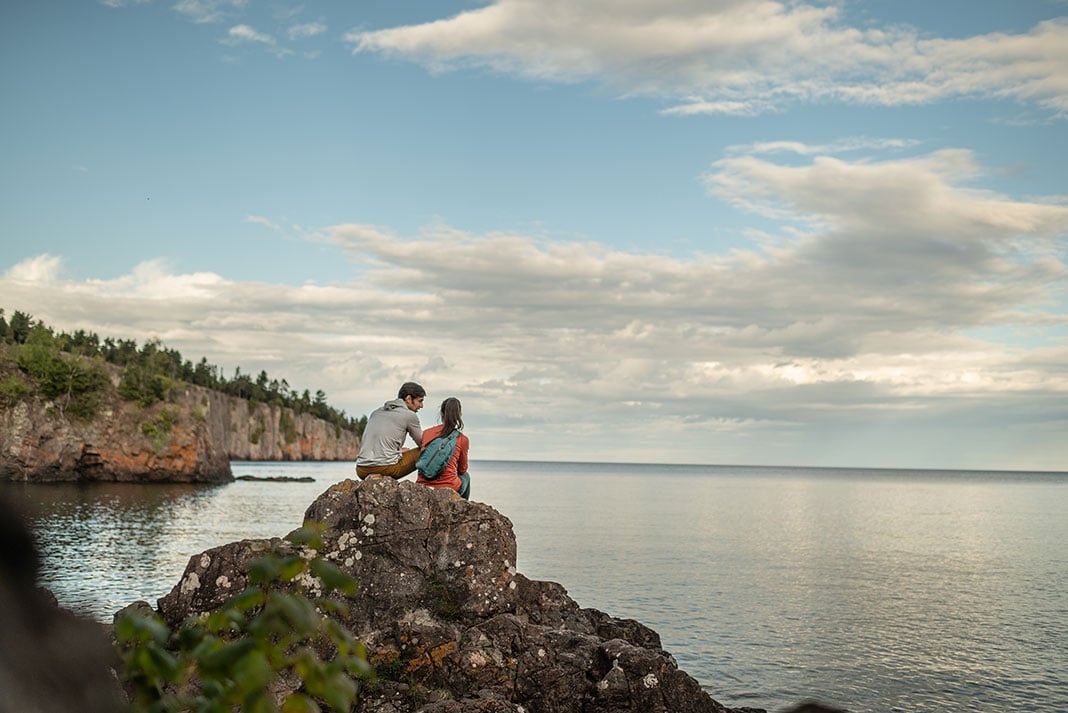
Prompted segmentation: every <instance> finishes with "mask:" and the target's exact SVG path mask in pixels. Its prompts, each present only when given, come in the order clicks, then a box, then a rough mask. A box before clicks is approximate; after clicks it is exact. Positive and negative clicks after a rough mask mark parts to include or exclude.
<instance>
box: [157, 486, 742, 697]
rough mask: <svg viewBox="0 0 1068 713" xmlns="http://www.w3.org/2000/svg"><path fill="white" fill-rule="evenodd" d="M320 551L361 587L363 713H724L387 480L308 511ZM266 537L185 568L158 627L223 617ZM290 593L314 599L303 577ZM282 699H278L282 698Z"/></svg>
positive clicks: (687, 679) (438, 496)
mask: <svg viewBox="0 0 1068 713" xmlns="http://www.w3.org/2000/svg"><path fill="white" fill-rule="evenodd" d="M305 519H306V520H314V521H318V522H320V523H323V524H324V525H325V526H326V527H327V530H326V532H325V534H324V546H323V548H322V549H321V550H320V551H319V555H320V556H325V557H326V558H328V559H329V560H331V561H332V562H334V563H335V564H337V565H338V566H339V567H341V568H342V569H344V570H345V571H346V572H348V573H350V574H352V575H353V576H354V577H355V578H356V579H357V581H358V582H359V584H360V588H359V591H358V592H357V593H356V594H355V595H354V596H352V597H351V600H350V601H349V611H348V613H347V615H346V618H345V620H344V623H345V625H346V626H347V627H348V628H350V629H351V631H352V632H353V633H354V634H355V635H356V636H357V637H358V638H360V640H361V641H363V642H364V644H365V645H366V647H367V651H368V658H369V660H370V662H371V663H372V664H374V665H376V667H378V668H379V670H388V671H391V672H393V674H394V675H392V676H390V677H388V680H381V681H379V682H378V684H377V685H376V686H375V687H374V688H373V693H371V694H369V695H366V696H364V697H363V698H362V699H361V700H360V702H359V704H358V706H357V708H356V709H355V710H358V711H360V712H361V713H416V712H417V711H418V712H420V713H476V712H478V713H505V712H508V713H573V712H578V711H582V712H584V713H624V712H628V713H655V712H658V711H671V712H672V713H722V712H724V711H730V710H735V711H738V712H740V711H752V710H755V709H728V708H725V707H724V706H722V705H720V704H719V703H717V702H716V701H714V700H713V699H712V698H710V697H709V696H708V694H707V693H705V691H704V690H702V688H701V686H700V685H699V684H698V683H697V681H695V680H694V679H693V678H692V677H691V676H689V675H688V674H686V673H685V672H683V671H681V670H679V668H678V666H677V665H676V662H675V660H674V658H673V657H672V656H671V654H670V653H668V652H667V651H665V650H664V649H663V648H662V646H661V642H660V637H659V636H658V635H657V633H656V632H655V631H653V630H652V629H650V628H648V627H646V626H644V625H642V624H641V623H639V622H637V621H634V620H630V619H618V618H615V617H612V616H610V615H608V614H605V613H603V612H600V611H597V610H595V609H588V608H582V607H580V606H579V605H578V604H577V603H576V602H575V601H574V600H572V599H571V598H570V597H569V596H568V594H567V592H566V591H565V589H564V588H563V587H562V586H560V585H559V584H556V583H553V582H544V581H533V580H530V579H528V578H526V577H524V576H523V575H522V574H519V573H518V572H517V571H516V565H515V563H516V541H515V536H514V534H513V532H512V524H511V522H510V521H509V520H508V518H506V517H504V516H503V515H501V514H500V513H498V512H497V511H496V510H494V509H493V508H492V507H490V506H488V505H485V504H483V503H477V502H468V501H465V500H462V499H460V498H459V497H458V496H457V495H456V494H455V493H453V492H452V491H450V490H445V489H435V488H428V487H425V486H422V485H418V484H415V483H411V482H405V481H395V480H393V479H390V478H371V479H368V480H366V481H363V482H357V481H344V482H341V483H338V484H337V485H335V486H333V487H331V488H330V489H328V490H327V491H326V492H324V493H323V494H322V495H321V496H319V498H318V499H316V500H315V502H314V503H312V504H311V506H310V507H309V508H308V509H307V512H306V514H305ZM271 549H275V550H278V549H281V550H282V552H283V553H285V552H286V551H287V550H288V551H289V552H290V553H300V552H301V548H299V547H296V546H294V545H291V544H290V543H289V542H287V541H285V540H283V539H280V538H276V539H273V540H243V541H241V542H236V543H232V544H228V545H224V546H221V547H216V548H214V549H211V550H208V551H206V552H204V553H202V554H198V555H195V556H194V557H192V558H191V559H190V561H189V565H188V566H187V568H186V570H185V573H184V574H183V576H182V579H181V581H180V582H178V584H177V585H175V587H174V589H173V590H172V591H171V592H170V593H169V594H167V595H166V596H165V597H163V598H162V599H160V600H159V602H158V612H159V614H160V615H161V616H162V617H163V619H164V620H165V621H167V622H168V623H169V624H171V625H172V626H173V625H176V624H178V623H179V622H180V621H182V620H183V619H185V618H186V617H188V616H190V615H193V614H197V613H201V612H209V611H212V610H214V609H217V608H218V607H220V606H221V605H223V604H224V603H225V602H226V601H227V599H229V598H230V597H231V596H232V595H233V594H235V593H237V592H239V591H241V590H242V589H244V587H245V586H246V585H247V583H248V571H249V563H250V562H251V561H252V560H254V559H255V558H257V557H259V556H261V555H262V554H264V553H265V552H266V551H268V550H271ZM295 586H297V587H298V588H299V589H301V590H303V593H304V594H306V595H308V596H316V595H318V594H319V593H320V591H319V587H320V586H321V585H320V584H319V583H318V581H317V580H316V579H315V578H313V577H308V578H306V579H304V580H301V581H299V582H298V583H297V584H296V585H295ZM289 692H290V691H277V692H275V693H276V695H278V696H279V697H283V696H285V695H287V694H288V693H289Z"/></svg>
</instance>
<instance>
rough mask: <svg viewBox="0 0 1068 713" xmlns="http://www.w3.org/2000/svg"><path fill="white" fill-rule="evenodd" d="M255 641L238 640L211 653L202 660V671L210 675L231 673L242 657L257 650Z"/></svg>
mask: <svg viewBox="0 0 1068 713" xmlns="http://www.w3.org/2000/svg"><path fill="white" fill-rule="evenodd" d="M256 646H257V642H256V640H255V639H238V640H237V641H234V642H232V643H229V644H225V645H223V646H221V647H219V648H217V649H215V650H214V651H209V652H208V653H206V654H205V655H204V656H202V657H201V658H200V668H201V670H203V671H205V672H209V673H226V672H229V671H230V670H231V669H232V668H233V666H234V664H235V663H236V662H237V661H238V659H240V658H241V657H242V656H245V655H246V654H247V653H248V652H249V651H252V650H253V649H254V648H256Z"/></svg>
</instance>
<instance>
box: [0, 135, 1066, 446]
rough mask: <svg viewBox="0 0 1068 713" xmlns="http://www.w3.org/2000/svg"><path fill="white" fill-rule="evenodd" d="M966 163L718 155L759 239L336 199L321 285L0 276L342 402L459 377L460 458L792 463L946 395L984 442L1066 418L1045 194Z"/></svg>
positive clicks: (4, 287)
mask: <svg viewBox="0 0 1068 713" xmlns="http://www.w3.org/2000/svg"><path fill="white" fill-rule="evenodd" d="M873 143H876V144H879V142H873ZM756 148H758V149H761V150H766V149H767V148H768V147H766V146H763V147H756ZM798 148H799V147H792V148H791V151H792V152H793V153H795V154H797V155H801V156H808V153H807V150H796V149H798ZM802 148H803V147H802ZM770 153H771V154H774V151H771V152H770ZM763 155H767V153H765V154H763ZM984 176H985V170H984V168H983V167H982V166H981V165H979V164H978V163H977V162H976V160H975V158H974V156H972V155H971V154H970V153H968V152H966V151H938V152H933V153H930V154H926V155H920V156H914V157H908V158H897V159H894V160H884V161H871V160H865V159H863V158H861V159H858V160H854V161H844V160H841V159H839V158H832V157H828V156H819V155H817V156H813V157H810V158H809V159H807V160H806V162H805V163H803V164H801V165H796V164H795V165H779V164H776V163H772V162H770V161H768V160H766V159H765V158H761V157H759V156H757V155H738V154H732V155H730V156H728V157H727V158H724V159H723V160H721V161H719V162H717V163H716V164H714V165H713V166H712V168H711V170H710V172H709V174H708V176H707V177H706V180H707V184H708V186H709V189H710V190H711V191H713V193H714V195H715V196H717V197H722V198H723V199H725V200H729V201H731V202H733V203H735V204H737V205H741V206H744V207H746V208H747V209H753V210H760V211H763V212H765V213H769V212H770V213H771V214H773V215H780V216H783V217H784V219H785V220H787V221H789V222H788V223H787V224H785V225H784V226H783V232H784V234H783V235H782V236H780V238H781V239H780V240H778V241H775V242H774V243H773V244H770V245H768V246H763V247H761V246H757V247H754V248H752V249H749V250H737V251H734V252H732V253H729V254H723V255H703V256H694V257H691V258H687V259H680V258H675V257H669V256H664V255H654V254H638V253H633V252H624V251H621V250H618V249H613V248H611V247H608V246H605V245H601V244H597V243H562V242H553V241H547V240H543V239H537V238H533V237H530V236H527V235H523V234H518V233H507V232H499V233H486V234H475V233H469V232H465V231H462V230H459V229H456V228H454V227H451V226H448V225H443V224H439V225H433V226H429V227H427V228H426V229H424V230H423V231H421V232H420V233H419V234H418V235H414V236H404V235H398V234H397V233H395V232H394V231H392V230H390V229H389V228H386V227H379V226H370V225H364V224H350V225H335V226H330V227H327V228H324V229H322V230H320V231H318V232H317V233H316V234H315V235H314V236H313V237H314V239H316V240H318V241H321V242H323V243H327V244H332V245H335V246H337V247H338V248H339V249H340V250H343V251H344V252H345V253H346V254H348V255H349V257H350V258H351V259H352V261H353V263H354V265H355V267H356V269H357V270H358V271H359V274H358V275H356V276H354V278H353V279H351V280H349V281H346V283H345V284H338V285H316V284H305V285H300V286H291V285H277V284H265V283H257V282H235V281H232V280H228V279H226V278H224V277H222V276H220V275H217V274H212V273H192V274H182V273H175V272H174V271H173V270H171V269H170V268H169V267H168V266H167V264H166V263H165V262H162V261H149V262H146V263H142V264H140V265H137V266H135V267H134V268H133V269H132V270H131V272H130V274H128V275H123V276H120V277H117V278H114V279H110V280H76V279H70V278H65V277H63V275H62V274H61V270H60V267H61V262H60V260H59V258H56V257H53V256H48V255H43V256H40V257H37V258H33V259H30V260H26V261H23V262H21V263H19V264H18V265H15V266H14V267H12V268H11V269H9V270H8V271H7V273H5V274H4V276H3V277H2V278H0V293H2V294H3V295H4V301H5V305H3V306H5V307H7V308H9V309H22V310H23V311H29V312H31V313H32V314H34V315H35V316H36V317H38V318H44V319H46V321H49V322H50V323H52V324H53V325H54V326H57V327H59V328H69V329H73V328H79V327H80V328H88V329H93V330H95V331H98V332H99V333H101V334H102V335H110V336H116V337H125V338H130V337H132V338H136V339H138V340H144V339H147V338H150V337H153V336H157V337H160V338H161V339H163V340H164V342H166V343H167V344H168V345H170V346H173V347H175V348H177V349H179V350H180V351H181V352H182V353H183V354H184V355H186V356H188V357H193V358H196V357H199V356H201V355H204V356H207V357H208V359H209V361H211V362H212V363H216V364H219V365H220V366H222V367H223V368H224V369H226V370H227V371H232V369H233V368H234V366H237V365H240V366H241V367H242V369H243V370H245V371H258V370H260V369H267V370H268V371H269V372H270V373H271V374H272V375H274V376H276V377H278V378H282V377H284V378H286V379H288V380H289V382H290V383H291V384H293V385H294V387H295V388H310V389H311V390H313V391H314V390H315V389H317V388H323V389H324V390H325V391H326V392H327V394H328V396H329V397H330V400H331V403H333V404H336V405H338V406H340V407H341V408H345V409H346V410H348V411H349V412H350V413H356V414H359V413H365V412H367V411H369V410H370V409H372V408H374V407H375V406H376V405H378V403H380V402H381V401H382V400H384V399H385V398H386V397H388V396H389V393H390V392H391V391H394V390H395V388H396V385H397V384H398V383H400V382H402V381H404V380H407V379H415V380H421V381H424V382H425V385H426V386H427V387H428V388H429V389H430V391H431V396H432V400H434V399H439V398H441V397H443V396H445V395H450V394H457V395H459V396H461V398H462V400H463V401H464V404H465V417H467V416H468V414H470V426H471V427H472V432H473V434H475V435H477V436H478V437H479V438H480V439H481V443H482V444H483V445H482V450H480V451H479V457H482V458H487V457H513V458H518V457H545V456H544V453H543V452H542V451H541V450H539V449H540V448H541V447H542V446H541V445H540V444H544V442H546V441H547V440H548V441H551V442H552V443H553V454H554V455H553V457H577V458H584V459H595V458H597V457H603V454H605V453H607V452H610V451H609V449H608V448H607V447H606V446H605V445H604V444H605V442H606V439H608V440H612V439H616V438H619V439H622V440H624V441H625V442H626V444H627V445H626V450H625V451H624V452H626V453H628V454H629V456H628V457H630V458H632V459H636V460H670V461H680V460H690V461H705V462H709V461H717V460H718V461H721V462H722V461H723V460H724V459H728V460H730V461H733V462H769V461H776V462H793V463H795V464H796V463H798V462H805V461H804V458H805V456H804V455H803V453H801V452H800V451H797V452H793V451H791V452H789V453H787V451H786V450H782V451H780V450H776V449H787V448H788V444H801V445H798V446H797V447H798V448H802V447H803V446H804V444H806V443H807V444H811V443H812V442H814V441H820V442H823V440H826V441H827V442H834V439H835V435H834V434H836V433H837V434H844V433H855V432H856V429H858V428H862V427H863V428H871V429H881V428H886V429H889V431H892V432H894V433H900V432H901V429H905V430H908V429H912V430H916V429H927V430H928V432H932V431H930V429H947V428H948V429H950V430H952V428H953V426H952V425H950V426H947V425H946V424H953V423H955V422H956V421H958V420H960V419H965V418H966V419H968V420H969V424H970V425H969V426H968V428H967V429H966V430H967V431H968V433H970V434H974V433H985V434H988V435H989V439H990V442H999V443H1000V442H1003V439H1004V438H1006V436H1005V435H1004V434H1006V433H1011V432H1012V429H1013V428H1015V425H1016V424H1021V423H1028V424H1030V425H1035V424H1037V425H1040V426H1041V427H1042V428H1047V429H1049V430H1051V431H1056V427H1057V426H1058V424H1061V425H1063V423H1064V421H1065V419H1068V413H1066V409H1065V407H1064V404H1065V403H1068V340H1066V339H1065V337H1064V336H1063V335H1064V334H1065V330H1068V316H1066V315H1065V314H1064V311H1063V304H1064V300H1065V298H1066V292H1068V285H1066V281H1068V273H1066V268H1065V264H1064V239H1065V235H1066V234H1068V207H1065V206H1061V205H1055V204H1049V203H1041V202H1030V201H1020V200H1015V199H1013V198H1011V197H1008V196H1004V195H1000V194H996V193H993V192H990V191H983V190H979V189H976V188H974V187H971V186H973V185H974V184H976V183H979V182H981V181H982V179H983V177H984ZM247 220H248V221H249V222H253V223H259V224H263V223H264V222H265V221H266V219H263V218H260V217H258V216H249V217H248V218H247ZM266 222H267V223H269V222H270V221H266ZM787 228H795V230H794V231H793V232H791V231H788V230H787ZM87 315H96V316H95V317H87ZM977 330H982V333H983V334H984V336H983V337H982V338H980V337H978V336H976V334H977V333H978V332H977ZM1036 335H1040V336H1041V337H1042V338H1041V339H1039V340H1037V342H1036ZM1038 342H1040V343H1041V344H1040V346H1035V344H1036V343H1038ZM635 404H640V406H636V405H635ZM652 414H655V417H651V415H652ZM894 429H898V430H897V431H894ZM946 432H947V433H948V431H946ZM608 434H612V435H611V438H610V439H609V438H608ZM958 436H959V434H958ZM968 437H972V436H968ZM959 438H966V437H965V436H959ZM947 439H949V436H948V435H947ZM998 439H1002V440H998ZM888 442H889V441H888ZM960 442H962V443H963V441H960ZM666 443H671V444H673V445H672V446H671V447H670V448H666V447H665V448H661V446H659V445H657V444H666ZM947 443H948V441H947ZM1051 443H1052V442H1051ZM789 447H791V448H792V447H793V446H789ZM750 449H752V450H750ZM612 452H616V451H612ZM808 452H811V451H808ZM847 452H849V453H851V454H854V455H852V456H851V457H855V450H847ZM1045 452H1046V453H1047V454H1048V457H1049V458H1056V457H1062V456H1064V455H1066V454H1065V446H1063V445H1060V446H1056V445H1050V446H1048V447H1047V449H1046V451H1045ZM902 457H903V456H902V455H901V449H900V448H899V447H898V446H897V445H896V444H895V445H893V446H892V447H890V448H889V450H886V451H885V452H880V453H874V452H873V454H872V458H873V460H872V461H870V463H874V464H878V463H881V464H884V465H886V464H912V465H920V464H924V463H916V462H911V461H905V460H901V458H902ZM946 457H949V456H946ZM960 457H961V458H963V457H964V456H960ZM1003 457H1004V459H1005V460H1004V461H1002V462H1001V465H1002V467H1013V465H1014V464H1015V465H1016V466H1021V467H1023V466H1027V465H1030V466H1032V467H1036V466H1035V462H1032V461H1027V462H1026V463H1025V462H1024V461H1021V460H1015V461H1014V460H1012V459H1013V458H1018V457H1023V456H1020V454H1014V453H1009V452H1006V454H1005V455H1004V456H1003ZM1044 457H1045V456H1044ZM895 458H898V460H895ZM809 462H811V461H809ZM824 462H829V461H824ZM835 462H838V463H839V464H846V463H842V462H841V461H835ZM1043 462H1046V461H1043ZM1050 462H1052V461H1050ZM853 463H854V464H856V463H857V461H855V460H854V461H853ZM965 463H969V464H971V463H972V461H963V460H957V461H953V462H942V463H941V465H946V466H954V465H957V466H960V465H962V464H965ZM861 464H863V463H861ZM925 464H926V465H931V464H932V462H931V461H928V462H926V463H925ZM986 465H994V464H993V463H987V464H986Z"/></svg>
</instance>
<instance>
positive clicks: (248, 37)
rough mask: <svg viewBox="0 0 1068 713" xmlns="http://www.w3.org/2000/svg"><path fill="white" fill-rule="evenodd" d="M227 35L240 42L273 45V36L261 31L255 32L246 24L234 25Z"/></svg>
mask: <svg viewBox="0 0 1068 713" xmlns="http://www.w3.org/2000/svg"><path fill="white" fill-rule="evenodd" d="M227 35H228V36H229V37H230V38H231V39H234V40H238V41H242V42H262V43H263V44H266V45H273V44H274V43H275V42H274V38H273V37H271V36H270V35H265V34H263V33H262V32H257V31H256V30H254V29H252V28H251V27H249V26H248V25H235V26H233V27H231V28H230V31H229V32H227Z"/></svg>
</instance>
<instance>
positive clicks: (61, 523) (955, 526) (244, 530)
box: [0, 461, 1068, 713]
mask: <svg viewBox="0 0 1068 713" xmlns="http://www.w3.org/2000/svg"><path fill="white" fill-rule="evenodd" d="M351 472H352V465H351V464H349V463H235V464H234V474H235V475H257V476H277V475H286V476H311V477H313V478H315V482H314V483H267V482H243V481H239V482H235V483H232V484H228V485H223V486H214V487H203V486H200V487H196V486H187V485H156V486H147V485H146V486H139V485H127V484H101V485H93V486H73V485H36V486H26V485H16V484H5V483H0V488H2V491H0V492H4V493H8V494H11V495H13V496H14V498H15V499H16V500H21V501H24V502H27V503H29V504H30V505H31V506H32V509H33V513H34V515H33V522H34V528H35V530H36V533H37V536H38V540H39V545H40V547H41V549H42V551H43V555H44V560H45V570H44V574H43V577H42V579H43V582H42V584H44V585H45V586H48V587H49V588H50V589H52V591H54V592H55V593H56V595H57V597H58V598H59V600H60V602H61V603H62V604H64V605H65V606H67V607H69V608H72V609H74V610H77V611H81V612H83V613H86V614H87V615H89V616H92V617H94V618H97V619H100V620H105V621H110V619H111V615H112V614H113V613H114V612H115V611H116V610H118V609H119V608H121V607H122V606H124V605H126V604H128V603H130V602H132V601H135V600H138V599H144V600H148V601H149V602H152V603H153V604H154V603H155V600H156V599H157V598H159V597H161V596H163V595H164V594H166V593H167V592H168V591H169V590H170V589H171V587H173V586H174V585H175V584H176V583H177V582H178V579H179V577H180V576H181V573H182V571H183V570H184V568H185V565H186V563H187V562H188V560H189V558H190V557H191V556H192V555H194V554H198V553H200V552H202V551H203V550H206V549H208V548H209V547H213V546H216V545H220V544H224V543H227V542H232V541H235V540H240V539H245V538H258V537H272V536H282V535H285V534H286V533H287V532H289V531H290V530H292V529H294V528H296V527H298V526H299V525H300V524H301V518H302V515H303V513H304V510H305V508H307V506H308V505H309V504H310V503H311V502H312V501H313V500H314V499H315V498H316V496H318V495H319V493H321V492H322V491H323V490H325V489H326V488H327V487H329V486H330V485H331V484H332V483H334V482H337V481H339V480H343V479H345V478H348V477H350V475H351ZM471 472H472V479H473V484H472V485H473V487H472V491H473V493H472V497H473V498H474V499H476V500H480V501H482V502H485V503H488V504H490V505H492V506H493V507H494V508H496V509H497V510H498V511H500V512H501V513H503V514H504V515H506V516H507V517H508V518H509V519H510V520H511V521H512V523H513V525H514V527H515V532H516V538H517V541H518V560H519V561H518V568H519V571H521V572H522V573H523V574H525V575H527V576H528V577H531V578H533V579H548V580H553V581H556V582H560V583H561V584H563V585H564V586H565V587H566V588H567V589H568V591H569V593H570V594H571V596H572V597H573V598H574V599H575V600H576V601H578V603H579V604H580V605H582V606H589V607H595V608H597V609H601V610H603V611H606V612H608V613H610V614H612V615H615V616H620V617H631V618H635V619H638V620H639V621H642V622H643V623H645V624H647V625H649V626H651V627H652V628H654V629H655V630H657V631H658V632H659V633H660V635H661V638H662V640H663V644H664V647H665V648H666V649H667V650H669V651H671V652H672V653H673V654H674V655H675V657H676V659H677V660H678V662H679V666H680V667H681V668H682V669H684V670H685V671H687V672H688V673H690V674H691V675H692V676H694V677H695V678H696V679H697V680H698V681H700V682H701V684H702V685H703V686H704V687H705V688H706V690H707V691H708V692H709V693H710V694H711V695H712V697H713V698H716V699H717V700H719V701H720V702H722V703H724V704H727V705H733V706H740V705H750V706H759V707H765V708H767V709H768V710H770V711H775V710H780V709H782V708H785V707H787V706H789V705H793V704H796V703H797V702H799V701H801V700H803V699H807V698H817V699H819V700H821V701H824V702H826V703H829V704H832V705H836V706H840V707H843V708H846V709H849V710H850V711H856V712H861V711H873V712H874V711H909V712H910V713H912V712H915V711H947V710H964V711H1008V710H1012V711H1014V712H1015V711H1043V712H1051V711H1068V475H1066V474H1049V473H1046V474H1041V473H1003V472H996V473H977V472H954V471H888V470H851V469H818V468H752V467H727V466H662V465H600V464H574V463H526V462H497V461H482V462H474V463H473V464H472V468H471Z"/></svg>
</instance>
